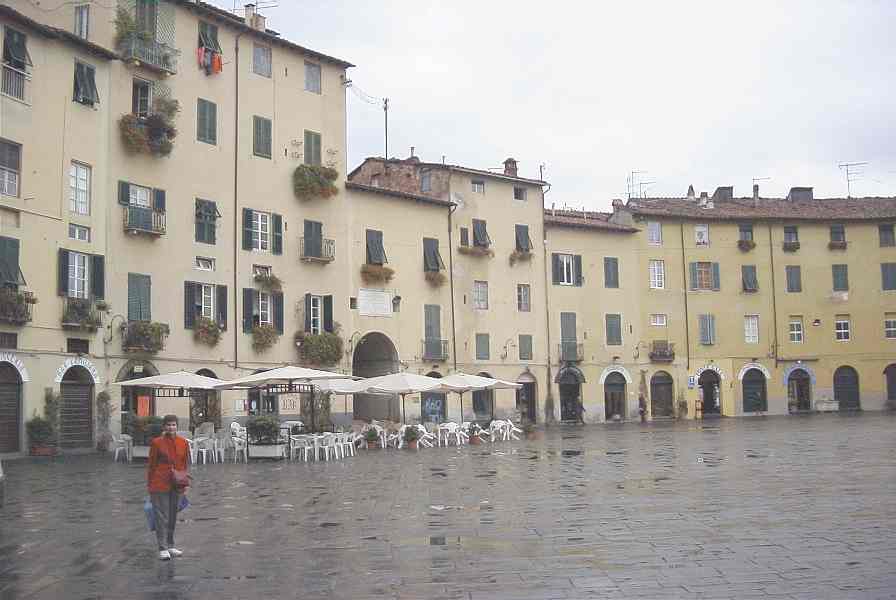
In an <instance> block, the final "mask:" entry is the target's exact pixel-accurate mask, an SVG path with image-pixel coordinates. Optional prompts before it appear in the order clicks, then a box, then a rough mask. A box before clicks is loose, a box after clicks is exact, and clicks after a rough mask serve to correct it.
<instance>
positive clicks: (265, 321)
mask: <svg viewBox="0 0 896 600" xmlns="http://www.w3.org/2000/svg"><path fill="white" fill-rule="evenodd" d="M253 308H254V311H255V316H257V317H258V324H259V325H273V324H274V318H273V316H272V311H271V295H270V294H268V293H267V292H257V293H256V294H255V306H254V307H253Z"/></svg>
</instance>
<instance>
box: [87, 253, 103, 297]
mask: <svg viewBox="0 0 896 600" xmlns="http://www.w3.org/2000/svg"><path fill="white" fill-rule="evenodd" d="M105 265H106V259H105V258H103V257H102V256H96V255H94V256H91V257H90V292H91V294H93V297H94V298H96V299H97V300H102V299H103V298H105V297H106V269H105Z"/></svg>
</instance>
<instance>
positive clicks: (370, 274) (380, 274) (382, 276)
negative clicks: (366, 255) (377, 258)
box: [361, 263, 395, 282]
mask: <svg viewBox="0 0 896 600" xmlns="http://www.w3.org/2000/svg"><path fill="white" fill-rule="evenodd" d="M393 275H395V271H394V270H393V269H391V268H390V267H387V266H386V265H372V264H369V263H364V264H363V265H361V278H362V279H363V280H364V281H368V282H370V281H382V282H387V281H392V277H393Z"/></svg>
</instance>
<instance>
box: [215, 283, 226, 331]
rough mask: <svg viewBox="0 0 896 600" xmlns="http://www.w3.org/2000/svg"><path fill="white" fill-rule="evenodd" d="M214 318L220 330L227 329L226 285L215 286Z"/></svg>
mask: <svg viewBox="0 0 896 600" xmlns="http://www.w3.org/2000/svg"><path fill="white" fill-rule="evenodd" d="M215 294H216V295H217V297H216V298H215V313H216V314H215V318H216V319H217V321H218V325H219V326H220V327H221V329H222V330H226V329H227V286H226V285H217V286H215Z"/></svg>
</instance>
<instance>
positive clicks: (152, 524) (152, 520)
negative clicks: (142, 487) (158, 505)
mask: <svg viewBox="0 0 896 600" xmlns="http://www.w3.org/2000/svg"><path fill="white" fill-rule="evenodd" d="M143 512H144V514H145V515H146V525H147V526H148V527H149V530H150V531H155V530H156V511H155V510H154V509H153V507H152V502H151V501H150V499H149V498H147V499H146V500H145V501H144V502H143Z"/></svg>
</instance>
